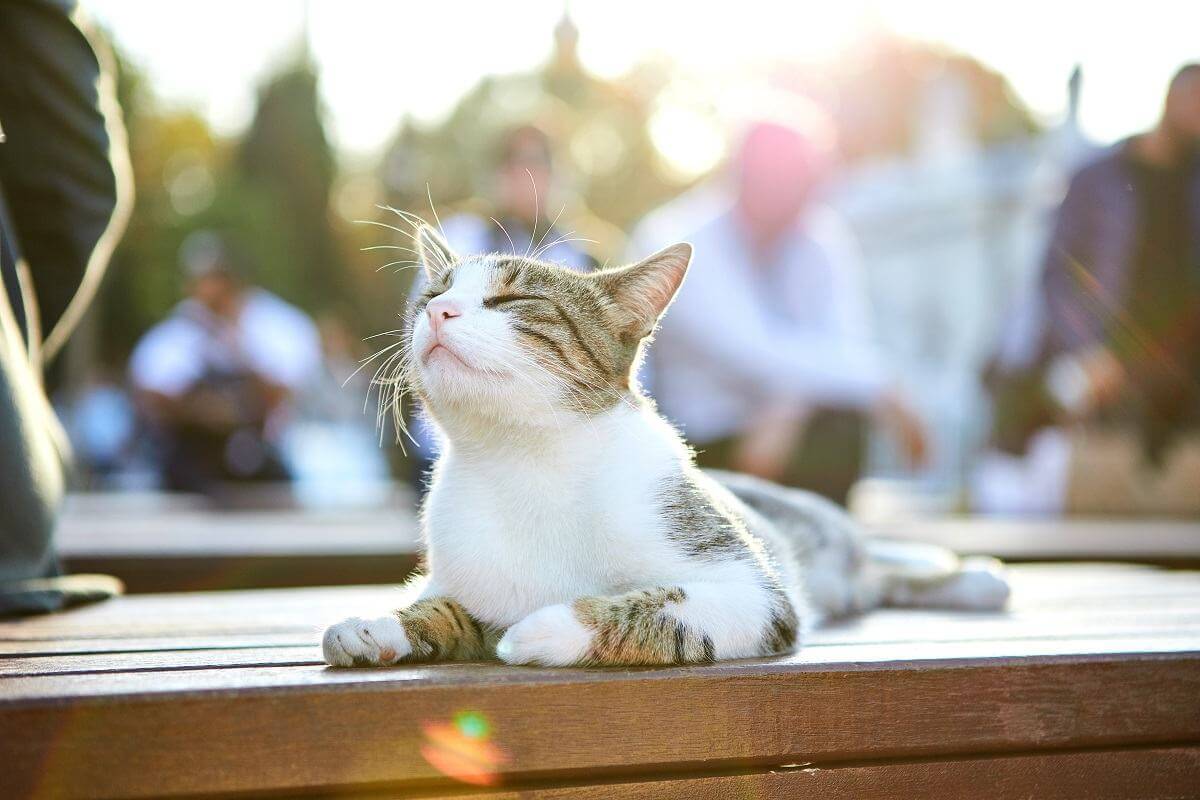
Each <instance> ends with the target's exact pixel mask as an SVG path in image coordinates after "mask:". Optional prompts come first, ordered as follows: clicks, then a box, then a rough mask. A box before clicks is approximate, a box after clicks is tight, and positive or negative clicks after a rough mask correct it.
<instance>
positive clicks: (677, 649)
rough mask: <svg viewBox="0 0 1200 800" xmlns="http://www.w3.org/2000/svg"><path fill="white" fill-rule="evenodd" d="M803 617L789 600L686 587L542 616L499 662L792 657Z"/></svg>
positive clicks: (521, 629)
mask: <svg viewBox="0 0 1200 800" xmlns="http://www.w3.org/2000/svg"><path fill="white" fill-rule="evenodd" d="M798 628H799V617H798V614H797V611H796V608H795V606H794V604H793V603H792V602H791V600H789V598H788V597H787V596H786V595H784V593H783V592H781V591H779V590H778V589H774V588H771V587H765V586H760V585H754V584H742V583H701V582H695V583H683V584H680V585H678V586H665V587H657V588H653V589H644V590H639V591H632V592H627V593H625V594H620V595H612V596H594V597H581V598H579V599H577V600H575V601H574V602H573V603H571V604H570V605H567V604H559V605H553V606H546V607H544V608H541V609H538V610H537V611H535V612H533V613H532V614H530V615H529V616H527V617H525V618H524V619H523V620H521V621H520V622H518V623H517V624H516V625H513V626H512V627H511V628H509V629H508V631H507V632H506V633H505V634H504V636H503V638H501V640H500V643H499V644H498V645H497V647H496V654H497V655H498V656H499V657H500V658H501V660H503V661H506V662H508V663H510V664H541V665H544V666H574V665H578V666H622V665H639V664H640V665H668V664H695V663H707V662H712V661H717V660H724V659H731V658H753V657H757V656H766V655H774V654H776V653H782V652H788V651H790V650H791V649H792V648H793V647H794V646H795V643H796V636H797V631H798Z"/></svg>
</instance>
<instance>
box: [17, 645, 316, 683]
mask: <svg viewBox="0 0 1200 800" xmlns="http://www.w3.org/2000/svg"><path fill="white" fill-rule="evenodd" d="M321 663H323V662H322V660H321V650H320V647H319V646H318V644H317V643H316V642H309V643H305V644H302V645H284V646H280V647H265V646H257V647H254V646H247V647H234V648H226V649H210V648H205V649H192V650H165V651H157V652H116V653H91V654H88V655H87V656H85V657H81V655H79V654H45V655H21V656H9V657H7V658H0V678H14V677H31V676H38V675H88V674H98V673H106V672H125V673H141V672H161V671H163V670H175V669H224V668H228V667H283V666H293V667H294V666H317V665H320V664H321Z"/></svg>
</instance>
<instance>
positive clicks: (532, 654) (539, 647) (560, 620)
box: [496, 604, 592, 667]
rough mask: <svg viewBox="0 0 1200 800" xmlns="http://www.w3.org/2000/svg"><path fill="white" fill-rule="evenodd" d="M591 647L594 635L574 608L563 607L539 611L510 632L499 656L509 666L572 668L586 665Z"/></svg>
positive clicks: (513, 627)
mask: <svg viewBox="0 0 1200 800" xmlns="http://www.w3.org/2000/svg"><path fill="white" fill-rule="evenodd" d="M591 644H592V631H591V630H590V629H589V628H587V627H586V626H584V624H583V623H582V622H580V621H579V620H578V619H577V618H576V617H575V613H574V612H573V611H572V610H571V607H570V606H568V605H562V604H559V605H554V606H546V607H545V608H539V609H538V610H537V611H534V612H533V613H532V614H530V615H529V616H527V617H525V619H523V620H521V621H520V622H518V623H517V624H516V625H513V626H512V627H511V628H509V629H508V631H507V632H506V633H505V634H504V636H503V637H502V638H501V639H500V643H499V644H497V645H496V655H497V656H499V657H500V660H501V661H505V662H507V663H509V664H541V665H542V666H547V667H568V666H571V665H573V664H578V663H580V662H581V661H583V659H584V657H585V656H586V655H587V652H588V649H589V648H590V647H591Z"/></svg>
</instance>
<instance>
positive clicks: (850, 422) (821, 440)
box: [781, 409, 868, 505]
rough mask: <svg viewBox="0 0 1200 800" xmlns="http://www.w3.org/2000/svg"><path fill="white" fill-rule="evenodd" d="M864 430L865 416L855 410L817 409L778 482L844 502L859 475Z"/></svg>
mask: <svg viewBox="0 0 1200 800" xmlns="http://www.w3.org/2000/svg"><path fill="white" fill-rule="evenodd" d="M867 429H868V425H867V420H866V418H865V417H864V416H863V415H862V414H861V413H858V412H856V411H848V410H843V409H820V410H817V411H816V412H814V413H813V415H812V416H811V417H810V418H809V420H808V424H807V425H806V427H805V430H804V438H803V439H802V441H801V443H800V447H799V449H798V451H797V452H796V455H795V457H794V458H793V460H792V462H791V465H790V466H789V467H788V470H787V474H786V475H785V476H784V478H783V480H782V481H781V482H782V483H785V484H787V485H789V486H795V487H798V488H800V489H808V490H809V491H811V492H816V493H817V494H819V495H822V496H824V497H828V498H829V499H830V500H833V501H834V502H836V503H839V504H841V505H845V504H846V497H847V495H849V493H850V489H851V487H853V486H854V483H855V481H857V480H858V479H859V477H860V476H861V475H862V469H863V463H864V460H865V458H864V456H865V453H866V445H867Z"/></svg>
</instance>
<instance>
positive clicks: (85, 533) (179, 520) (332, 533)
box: [58, 501, 418, 592]
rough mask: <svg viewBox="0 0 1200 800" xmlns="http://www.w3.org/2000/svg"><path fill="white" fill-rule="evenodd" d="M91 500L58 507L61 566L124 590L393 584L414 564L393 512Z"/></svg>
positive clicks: (413, 540)
mask: <svg viewBox="0 0 1200 800" xmlns="http://www.w3.org/2000/svg"><path fill="white" fill-rule="evenodd" d="M98 505H100V504H95V503H93V505H91V506H88V505H87V504H86V503H85V504H83V506H82V507H80V506H79V505H77V504H72V505H71V506H70V507H69V508H68V511H67V513H66V514H65V515H64V517H63V519H62V522H61V524H60V525H59V530H58V549H59V553H60V555H61V557H62V560H63V564H64V566H65V567H66V569H67V571H68V572H101V573H106V574H109V575H116V576H117V577H119V578H121V579H122V580H123V581H125V584H126V588H127V590H128V591H130V592H167V591H199V590H206V589H250V588H268V587H280V586H329V585H344V584H377V583H399V582H401V581H402V580H403V579H404V577H405V576H406V575H408V573H409V572H410V571H412V569H413V568H414V567H416V565H417V542H418V532H417V523H416V518H415V517H414V516H413V515H412V514H411V513H407V512H402V511H398V510H380V511H338V512H333V511H322V512H313V511H297V510H289V511H209V510H206V509H205V508H204V507H203V506H197V505H192V504H187V503H184V502H182V501H179V502H176V503H175V504H172V505H167V506H165V507H156V506H154V505H153V504H150V503H147V504H145V505H142V504H129V505H121V504H119V503H118V504H115V505H103V506H102V507H97V506H98Z"/></svg>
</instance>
